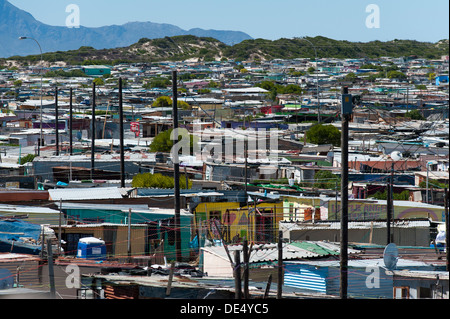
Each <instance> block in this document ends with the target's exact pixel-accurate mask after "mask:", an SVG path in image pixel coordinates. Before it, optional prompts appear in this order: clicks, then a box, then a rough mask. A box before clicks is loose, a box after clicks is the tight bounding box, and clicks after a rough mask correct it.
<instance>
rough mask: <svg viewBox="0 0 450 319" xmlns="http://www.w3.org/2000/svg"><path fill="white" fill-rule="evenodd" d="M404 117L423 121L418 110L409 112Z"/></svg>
mask: <svg viewBox="0 0 450 319" xmlns="http://www.w3.org/2000/svg"><path fill="white" fill-rule="evenodd" d="M405 117H409V118H411V119H412V120H425V118H424V117H423V116H422V114H421V113H420V111H419V110H411V111H408V112H406V114H405Z"/></svg>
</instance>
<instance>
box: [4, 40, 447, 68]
mask: <svg viewBox="0 0 450 319" xmlns="http://www.w3.org/2000/svg"><path fill="white" fill-rule="evenodd" d="M307 40H308V41H309V42H310V43H309V42H308V41H305V40H303V39H279V40H275V41H271V40H264V39H255V40H244V41H242V42H241V43H238V44H235V45H232V46H230V45H226V44H225V43H223V42H221V41H219V40H217V39H214V38H210V37H197V36H193V35H182V36H174V37H164V38H160V39H148V38H142V39H140V40H139V41H138V42H137V43H134V44H132V45H130V46H126V47H121V48H114V49H101V50H97V49H94V48H93V47H88V46H84V47H81V48H79V49H77V50H69V51H57V52H52V53H45V54H44V60H46V61H49V62H57V61H64V62H66V63H68V64H71V65H77V64H117V63H122V62H145V63H150V62H159V61H184V60H189V59H195V60H200V61H214V60H220V59H223V58H225V59H234V60H237V61H244V60H273V59H295V58H314V57H315V52H314V47H315V48H316V50H317V55H318V57H319V58H343V59H345V58H347V59H352V58H354V59H357V58H379V57H383V56H389V57H408V56H417V57H421V58H428V59H439V58H441V56H442V55H448V54H449V50H448V49H449V47H448V40H442V41H439V42H438V43H427V42H417V41H411V40H394V41H389V42H380V41H373V42H367V43H359V42H356V43H355V42H348V41H337V40H333V39H328V38H325V37H314V38H307ZM311 43H312V44H313V45H314V46H313V45H311ZM10 59H13V60H17V61H19V62H20V61H22V62H24V61H27V62H36V61H38V60H39V59H40V55H32V56H26V57H21V56H15V57H10Z"/></svg>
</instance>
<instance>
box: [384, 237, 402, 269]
mask: <svg viewBox="0 0 450 319" xmlns="http://www.w3.org/2000/svg"><path fill="white" fill-rule="evenodd" d="M383 260H384V265H385V266H386V268H387V269H389V270H393V269H394V268H395V267H396V266H397V260H398V248H397V245H396V244H394V243H390V244H389V245H387V246H386V248H384V253H383Z"/></svg>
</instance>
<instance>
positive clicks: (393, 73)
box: [387, 70, 407, 80]
mask: <svg viewBox="0 0 450 319" xmlns="http://www.w3.org/2000/svg"><path fill="white" fill-rule="evenodd" d="M387 77H388V79H398V80H405V79H406V78H407V76H406V74H405V73H403V72H400V71H395V70H393V71H389V72H388V73H387Z"/></svg>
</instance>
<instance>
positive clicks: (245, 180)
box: [244, 136, 250, 213]
mask: <svg viewBox="0 0 450 319" xmlns="http://www.w3.org/2000/svg"><path fill="white" fill-rule="evenodd" d="M244 157H245V163H244V165H245V167H244V174H245V179H244V182H245V186H244V187H245V201H246V203H247V212H248V213H249V212H250V208H249V207H248V186H247V184H248V171H247V166H248V160H247V158H248V136H246V137H245V139H244Z"/></svg>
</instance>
